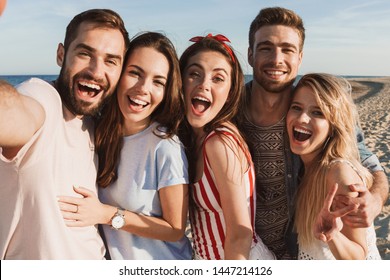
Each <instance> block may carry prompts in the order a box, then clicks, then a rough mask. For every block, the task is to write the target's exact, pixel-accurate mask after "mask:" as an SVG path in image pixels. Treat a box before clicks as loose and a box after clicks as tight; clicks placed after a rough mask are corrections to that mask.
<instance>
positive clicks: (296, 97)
mask: <svg viewBox="0 0 390 280" xmlns="http://www.w3.org/2000/svg"><path fill="white" fill-rule="evenodd" d="M350 91H351V86H350V84H349V83H348V82H347V81H346V80H342V79H339V78H336V77H334V76H332V75H329V74H314V73H313V74H307V75H304V76H303V77H302V78H301V79H300V80H299V82H298V84H297V86H296V87H295V89H294V92H293V94H292V101H291V105H290V109H289V111H288V113H287V116H286V123H287V132H288V136H289V140H290V147H291V151H292V152H293V153H295V154H297V155H299V157H300V158H301V160H302V162H303V165H304V168H303V170H304V172H303V174H302V178H301V179H300V184H299V188H298V192H297V203H296V212H295V226H296V230H297V233H298V244H299V254H298V259H303V260H308V259H317V260H327V259H341V260H350V259H360V260H364V259H366V258H367V259H370V260H372V259H377V260H378V259H381V258H380V255H379V251H378V248H377V247H376V234H375V229H374V225H373V224H371V225H370V226H369V227H368V228H359V227H351V226H350V225H348V224H345V223H344V222H343V219H344V216H345V215H346V214H348V213H350V212H352V211H354V210H355V209H356V208H357V207H359V205H356V204H349V205H347V206H344V207H342V208H340V209H333V207H332V202H333V198H334V196H335V194H341V195H345V196H352V197H354V196H356V194H357V193H356V192H351V190H350V189H349V187H348V186H349V185H352V184H359V185H362V186H365V187H367V188H370V187H371V185H372V174H371V173H370V172H369V171H368V170H367V169H366V168H364V167H363V166H362V165H361V163H360V159H359V151H358V147H357V143H356V141H355V140H356V132H355V129H356V127H357V126H358V118H357V115H358V114H357V109H356V107H355V104H354V102H353V100H352V96H351V92H350Z"/></svg>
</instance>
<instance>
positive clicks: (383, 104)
mask: <svg viewBox="0 0 390 280" xmlns="http://www.w3.org/2000/svg"><path fill="white" fill-rule="evenodd" d="M349 82H350V83H351V85H352V88H353V96H354V100H355V103H356V105H357V107H358V111H359V117H360V122H361V126H362V128H363V132H364V136H365V143H366V145H367V147H368V148H369V149H370V150H371V151H372V152H374V153H375V154H376V155H377V157H378V158H379V160H380V161H381V163H382V166H383V167H384V169H385V172H386V173H387V178H388V180H389V182H390V113H389V107H390V77H386V78H359V79H358V78H356V79H349ZM374 225H375V229H376V234H377V246H378V249H379V251H380V254H381V256H382V258H383V259H385V260H390V197H389V198H388V200H387V203H386V204H385V206H384V207H383V210H382V213H381V214H380V215H379V216H378V217H377V218H376V219H375V222H374Z"/></svg>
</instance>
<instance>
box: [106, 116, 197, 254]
mask: <svg viewBox="0 0 390 280" xmlns="http://www.w3.org/2000/svg"><path fill="white" fill-rule="evenodd" d="M157 125H158V124H157V123H152V124H151V125H150V126H149V127H148V128H147V129H145V130H143V131H141V132H139V133H137V134H135V135H131V136H127V137H124V143H123V148H122V151H121V155H120V164H119V167H118V179H117V180H116V181H115V182H114V183H113V184H111V185H110V186H108V187H106V188H99V198H100V200H101V202H103V203H105V204H109V205H113V206H116V207H119V208H122V209H126V210H129V211H132V212H135V213H139V214H141V215H145V216H153V217H162V209H161V202H160V197H159V193H158V191H159V190H160V189H162V188H167V187H169V186H174V185H178V184H188V163H187V158H186V156H185V153H184V148H183V146H182V144H181V143H180V141H179V139H178V138H177V137H176V136H175V137H173V139H162V138H160V137H157V136H156V135H155V134H154V133H153V131H155V128H156V126H157ZM103 230H104V235H105V237H106V239H107V247H108V249H109V251H110V255H111V258H112V259H114V260H122V259H134V260H165V259H168V260H174V259H191V245H190V242H189V240H188V238H187V237H186V236H183V238H182V239H181V240H179V241H177V242H166V241H161V240H157V239H151V238H144V237H140V236H137V235H134V234H131V233H129V232H126V231H124V230H115V229H113V228H111V226H109V225H103Z"/></svg>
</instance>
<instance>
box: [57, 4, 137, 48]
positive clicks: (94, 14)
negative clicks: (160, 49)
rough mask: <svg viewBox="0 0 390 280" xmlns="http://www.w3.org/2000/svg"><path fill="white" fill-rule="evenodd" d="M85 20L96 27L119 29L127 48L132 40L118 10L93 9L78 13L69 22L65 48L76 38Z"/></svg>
mask: <svg viewBox="0 0 390 280" xmlns="http://www.w3.org/2000/svg"><path fill="white" fill-rule="evenodd" d="M84 22H89V23H93V24H95V25H96V27H105V28H112V29H117V30H119V31H120V32H121V33H122V35H123V39H124V41H125V48H126V50H127V48H128V46H129V43H130V40H129V33H128V32H127V30H126V28H125V24H124V22H123V20H122V18H121V17H120V15H119V14H117V13H116V12H114V11H112V10H109V9H91V10H87V11H84V12H82V13H80V14H78V15H76V16H75V17H74V18H73V19H72V20H71V21H70V23H69V24H68V26H67V28H66V33H65V40H64V48H65V50H67V49H68V47H69V45H70V44H71V43H72V42H73V40H75V38H76V37H77V35H78V34H77V33H78V28H79V27H80V25H81V24H82V23H84Z"/></svg>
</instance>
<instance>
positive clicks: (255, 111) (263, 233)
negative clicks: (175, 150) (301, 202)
mask: <svg viewBox="0 0 390 280" xmlns="http://www.w3.org/2000/svg"><path fill="white" fill-rule="evenodd" d="M304 40H305V28H304V25H303V21H302V19H301V18H300V17H299V16H298V15H297V14H295V13H294V12H293V11H291V10H287V9H284V8H279V7H274V8H265V9H263V10H261V11H260V12H259V14H258V15H257V16H256V18H255V19H254V20H253V22H252V24H251V26H250V30H249V48H248V62H249V64H250V65H251V66H252V68H253V81H250V82H249V83H248V84H247V85H246V91H247V96H246V102H245V104H244V106H245V108H243V110H240V112H241V113H242V115H240V116H239V118H238V120H239V127H240V129H241V131H242V132H243V133H244V135H245V137H246V140H247V142H248V145H249V147H250V150H251V153H252V158H253V162H254V164H255V169H256V192H257V209H256V232H257V233H258V234H259V235H260V237H261V238H262V239H263V241H264V243H265V244H266V245H267V246H268V247H269V248H270V249H271V250H272V251H273V252H274V253H275V254H276V256H277V258H278V259H295V258H296V256H297V243H296V236H295V235H294V233H293V231H292V227H293V216H294V197H295V193H296V189H297V186H298V181H299V169H300V161H299V159H298V157H297V156H296V155H294V154H292V152H291V150H290V145H289V141H288V136H287V132H286V130H285V116H286V113H287V111H288V109H289V105H290V95H291V94H290V93H291V92H292V89H293V86H294V85H293V84H294V81H295V79H296V77H297V74H298V69H299V66H300V64H301V62H302V57H303V45H304ZM360 133H361V132H360ZM358 139H359V140H360V142H361V143H359V148H362V149H361V151H360V152H361V158H362V161H363V164H364V166H366V167H368V168H369V169H370V171H371V172H372V173H373V175H374V180H375V182H374V185H373V187H372V188H371V189H370V191H367V190H364V189H363V188H361V187H360V186H355V188H357V189H356V190H355V191H358V192H360V195H359V198H358V199H360V201H359V202H360V205H361V206H360V208H359V210H358V211H357V213H355V214H354V215H351V216H350V217H349V218H348V219H349V223H351V225H353V226H356V227H366V226H368V225H369V224H371V223H372V222H373V220H374V218H375V217H376V216H377V215H378V214H379V213H380V211H381V208H382V206H383V204H384V202H385V201H386V199H387V194H388V182H387V177H386V175H385V174H384V172H383V169H382V167H381V166H380V163H379V160H378V159H377V157H376V156H375V155H373V154H372V153H370V152H369V151H367V149H366V148H365V146H364V142H363V136H362V135H361V134H359V135H358ZM351 188H353V186H351Z"/></svg>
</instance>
